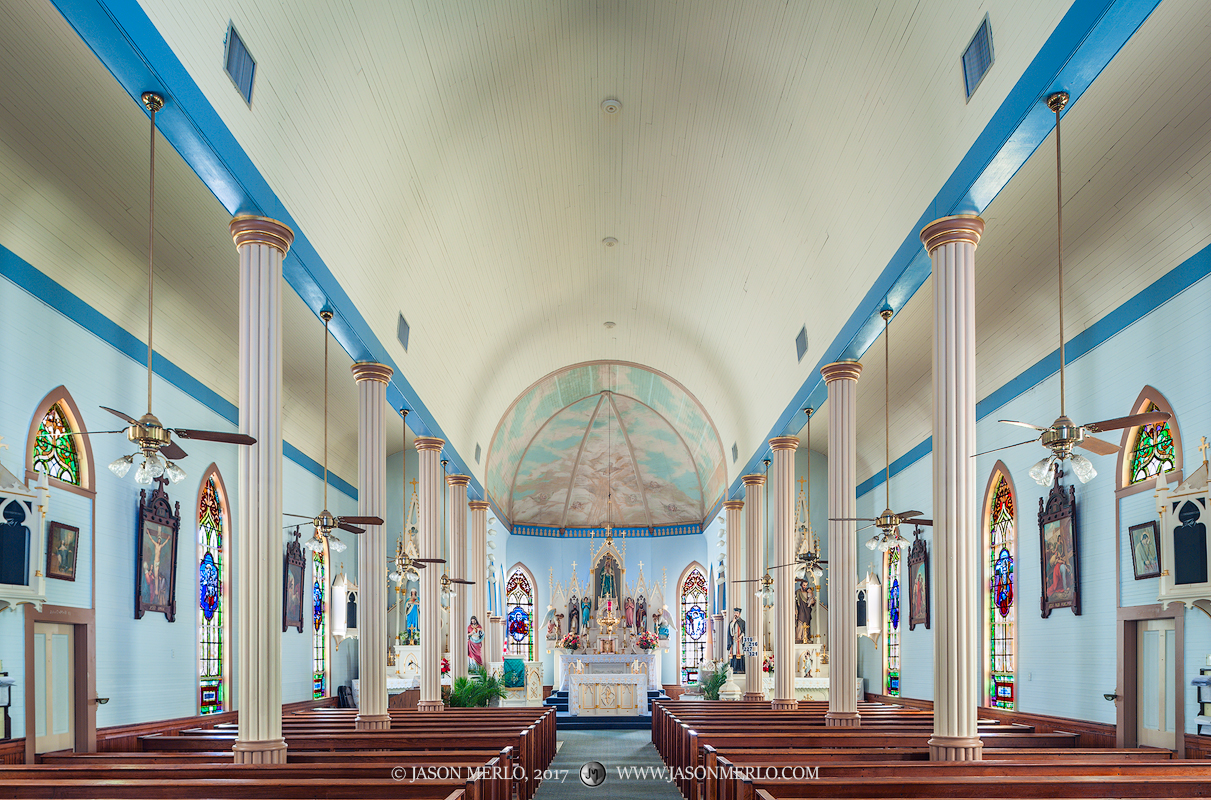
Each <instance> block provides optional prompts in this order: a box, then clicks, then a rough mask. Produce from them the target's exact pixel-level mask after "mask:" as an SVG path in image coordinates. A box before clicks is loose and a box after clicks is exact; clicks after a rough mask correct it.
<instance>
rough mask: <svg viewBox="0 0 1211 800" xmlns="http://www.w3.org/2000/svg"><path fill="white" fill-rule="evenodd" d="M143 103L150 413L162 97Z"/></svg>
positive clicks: (145, 95)
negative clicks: (147, 146)
mask: <svg viewBox="0 0 1211 800" xmlns="http://www.w3.org/2000/svg"><path fill="white" fill-rule="evenodd" d="M142 99H143V105H144V106H146V107H147V110H148V111H150V112H151V169H150V170H149V173H150V175H151V179H150V181H149V187H148V197H147V413H148V414H150V413H151V375H152V372H151V360H152V309H153V303H152V301H153V300H154V298H155V270H154V264H155V258H154V250H155V241H156V112H157V111H159V110H160V109H161V108H163V107H164V98H163V97H161V96H160V95H158V94H155V93H154V92H144V93H143V97H142Z"/></svg>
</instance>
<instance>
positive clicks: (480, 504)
mask: <svg viewBox="0 0 1211 800" xmlns="http://www.w3.org/2000/svg"><path fill="white" fill-rule="evenodd" d="M491 507H492V504H491V503H489V502H488V501H487V500H468V501H467V508H469V509H471V510H472V511H487V510H488V509H489V508H491Z"/></svg>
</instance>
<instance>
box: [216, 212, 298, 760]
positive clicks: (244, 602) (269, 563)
mask: <svg viewBox="0 0 1211 800" xmlns="http://www.w3.org/2000/svg"><path fill="white" fill-rule="evenodd" d="M230 230H231V237H232V239H233V240H234V241H235V246H236V250H237V251H238V252H239V256H240V316H239V325H240V432H241V433H246V434H248V435H249V436H251V437H253V438H254V439H256V444H254V445H252V446H251V447H240V448H238V450H239V456H238V457H239V464H240V473H239V488H238V493H237V495H236V496H237V497H238V498H239V503H238V504H237V506H238V508H239V526H238V527H237V529H236V530H237V531H238V534H237V535H236V536H234V537H233V538H234V540H235V569H234V573H235V576H236V590H235V598H236V608H235V612H236V613H235V620H234V624H233V625H232V629H233V630H234V631H235V633H236V640H237V642H238V647H237V648H236V673H235V684H236V685H235V689H236V697H238V698H239V722H238V725H239V732H238V733H237V734H236V742H235V746H234V747H233V748H232V750H233V752H234V754H235V763H237V764H284V763H286V740H285V739H283V738H282V629H281V624H282V259H283V258H285V257H286V253H287V251H288V250H289V249H290V244H291V242H293V241H294V232H293V231H291V230H290V229H289V228H288V227H286V226H285V225H283V224H282V223H280V222H277V221H275V220H272V219H266V218H264V217H253V216H239V217H236V218H235V219H233V220H232V221H231V225H230Z"/></svg>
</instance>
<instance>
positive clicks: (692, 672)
mask: <svg viewBox="0 0 1211 800" xmlns="http://www.w3.org/2000/svg"><path fill="white" fill-rule="evenodd" d="M678 596H679V597H680V598H681V600H680V611H681V614H680V615H679V616H680V618H681V648H680V650H681V652H680V662H681V684H682V685H683V686H684V685H687V684H691V683H697V682H698V665H699V664H701V663H702V662H703V661H704V660H705V659H706V628H707V612H706V608H707V605H706V603H707V590H706V576H705V575H703V574H702V570H701V568H699V567H697V566H691V567H690V569H689V572H687V573H686V575H685V577H684V578H682V581H681V591H680V592H679V593H678Z"/></svg>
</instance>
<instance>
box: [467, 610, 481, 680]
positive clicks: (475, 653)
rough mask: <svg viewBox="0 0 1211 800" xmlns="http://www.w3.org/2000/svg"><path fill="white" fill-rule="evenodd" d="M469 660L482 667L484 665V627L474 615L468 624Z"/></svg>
mask: <svg viewBox="0 0 1211 800" xmlns="http://www.w3.org/2000/svg"><path fill="white" fill-rule="evenodd" d="M467 660H468V661H469V662H470V663H472V664H478V665H479V666H481V667H482V666H483V665H484V629H483V627H482V626H481V625H480V624H479V620H478V619H476V618H475V616H474V615H472V616H471V624H469V625H468V626H467Z"/></svg>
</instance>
